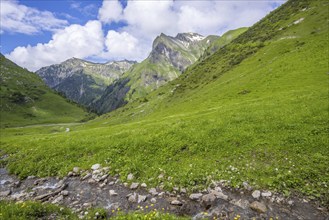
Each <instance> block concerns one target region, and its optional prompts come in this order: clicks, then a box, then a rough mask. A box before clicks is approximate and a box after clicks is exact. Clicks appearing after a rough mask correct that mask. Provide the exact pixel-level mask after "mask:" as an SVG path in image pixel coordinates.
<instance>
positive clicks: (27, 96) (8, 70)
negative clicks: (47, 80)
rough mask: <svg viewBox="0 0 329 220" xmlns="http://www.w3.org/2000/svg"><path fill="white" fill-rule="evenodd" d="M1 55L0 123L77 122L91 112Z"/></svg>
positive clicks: (16, 124) (6, 124)
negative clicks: (65, 97) (70, 101)
mask: <svg viewBox="0 0 329 220" xmlns="http://www.w3.org/2000/svg"><path fill="white" fill-rule="evenodd" d="M0 56H1V57H0V58H1V78H0V99H1V112H0V114H1V120H0V121H1V127H12V126H23V125H29V124H41V123H43V124H44V123H64V122H78V121H80V120H82V119H84V118H85V117H87V115H88V113H87V112H85V111H84V110H83V109H82V108H80V107H78V106H77V105H76V104H74V103H69V102H68V101H67V100H65V99H64V98H63V97H61V96H59V95H58V94H55V93H54V92H52V91H51V90H50V89H49V88H48V87H47V86H46V85H45V84H44V82H42V80H41V79H40V78H39V77H38V76H37V75H35V74H34V73H31V72H29V71H27V70H26V69H23V68H21V67H19V66H17V65H16V64H15V63H13V62H11V61H10V60H8V59H6V58H5V57H4V56H3V55H2V54H1V55H0Z"/></svg>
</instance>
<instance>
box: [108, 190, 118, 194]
mask: <svg viewBox="0 0 329 220" xmlns="http://www.w3.org/2000/svg"><path fill="white" fill-rule="evenodd" d="M109 193H110V196H117V195H118V193H116V192H115V191H114V190H113V189H110V191H109Z"/></svg>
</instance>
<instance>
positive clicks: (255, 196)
mask: <svg viewBox="0 0 329 220" xmlns="http://www.w3.org/2000/svg"><path fill="white" fill-rule="evenodd" d="M251 195H252V197H253V198H254V199H259V197H260V191H259V190H255V191H253V192H252V194H251Z"/></svg>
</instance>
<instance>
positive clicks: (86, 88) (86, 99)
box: [36, 58, 136, 106]
mask: <svg viewBox="0 0 329 220" xmlns="http://www.w3.org/2000/svg"><path fill="white" fill-rule="evenodd" d="M135 63H136V62H134V61H127V60H124V61H117V62H108V63H104V64H101V63H92V62H88V61H85V60H81V59H77V58H71V59H69V60H66V61H65V62H63V63H61V64H55V65H51V66H48V67H43V68H41V69H40V70H38V71H37V72H36V73H37V74H38V75H39V76H40V77H41V78H42V79H43V80H44V81H45V82H46V84H47V85H48V86H49V87H51V88H53V89H55V90H56V91H58V92H61V93H63V94H64V95H65V96H66V97H67V98H68V99H70V100H73V101H75V102H77V103H79V104H81V105H83V106H89V105H90V104H91V103H92V102H94V101H95V100H97V99H98V98H100V97H101V95H102V94H103V93H104V90H105V88H106V87H107V86H108V85H110V84H111V83H113V82H114V81H115V80H117V79H119V78H120V77H121V76H122V74H123V73H124V72H126V71H127V70H128V69H129V68H130V67H131V66H132V65H134V64H135Z"/></svg>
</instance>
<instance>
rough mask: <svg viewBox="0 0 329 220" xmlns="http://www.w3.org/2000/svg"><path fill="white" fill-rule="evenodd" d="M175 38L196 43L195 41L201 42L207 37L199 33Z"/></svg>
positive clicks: (189, 33)
mask: <svg viewBox="0 0 329 220" xmlns="http://www.w3.org/2000/svg"><path fill="white" fill-rule="evenodd" d="M175 38H176V39H178V40H181V41H186V42H194V41H201V40H203V39H205V38H206V37H204V36H202V35H201V34H198V33H192V32H188V33H178V34H177V35H176V37H175Z"/></svg>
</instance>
